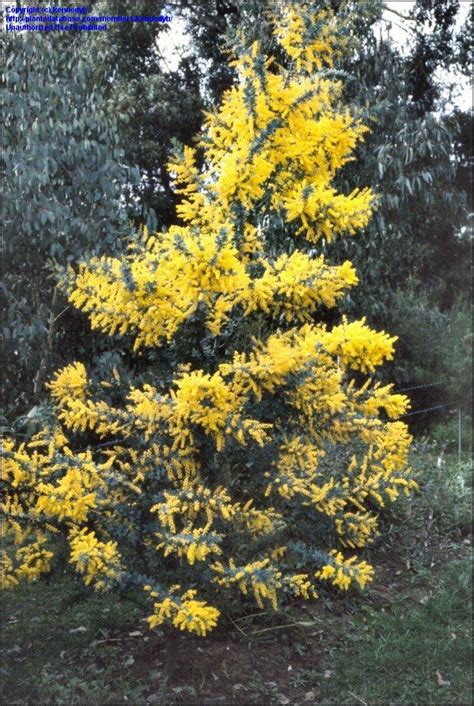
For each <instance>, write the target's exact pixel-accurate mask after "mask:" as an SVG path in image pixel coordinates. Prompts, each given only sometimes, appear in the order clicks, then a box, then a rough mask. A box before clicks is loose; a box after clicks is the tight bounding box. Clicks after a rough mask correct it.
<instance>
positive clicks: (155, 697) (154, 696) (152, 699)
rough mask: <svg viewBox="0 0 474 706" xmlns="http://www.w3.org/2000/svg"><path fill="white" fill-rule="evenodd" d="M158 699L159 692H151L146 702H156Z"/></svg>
mask: <svg viewBox="0 0 474 706" xmlns="http://www.w3.org/2000/svg"><path fill="white" fill-rule="evenodd" d="M158 699H159V696H158V694H150V696H147V698H146V702H147V704H156V702H157V701H158Z"/></svg>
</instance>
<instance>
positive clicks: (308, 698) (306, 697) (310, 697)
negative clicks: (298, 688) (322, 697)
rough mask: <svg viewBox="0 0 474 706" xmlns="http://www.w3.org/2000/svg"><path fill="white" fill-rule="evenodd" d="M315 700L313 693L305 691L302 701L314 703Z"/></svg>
mask: <svg viewBox="0 0 474 706" xmlns="http://www.w3.org/2000/svg"><path fill="white" fill-rule="evenodd" d="M315 698H316V692H315V691H307V692H306V694H305V695H304V701H314V700H315Z"/></svg>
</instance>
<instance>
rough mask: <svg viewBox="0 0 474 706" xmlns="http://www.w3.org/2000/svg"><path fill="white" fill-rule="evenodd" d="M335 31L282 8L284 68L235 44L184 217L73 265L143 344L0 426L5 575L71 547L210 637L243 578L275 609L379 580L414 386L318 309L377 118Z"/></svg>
mask: <svg viewBox="0 0 474 706" xmlns="http://www.w3.org/2000/svg"><path fill="white" fill-rule="evenodd" d="M336 30H337V28H336V24H335V22H334V20H333V18H332V17H331V15H330V14H329V13H324V14H319V15H317V16H312V15H310V14H309V13H308V14H305V13H303V12H302V11H299V10H296V9H290V8H287V9H286V10H285V11H284V12H283V14H282V15H281V16H279V17H277V18H276V23H275V30H274V32H275V40H276V41H278V42H279V44H280V46H281V49H282V50H284V51H286V53H287V55H288V61H287V63H288V66H289V68H288V69H285V68H282V67H281V66H280V65H278V64H276V63H275V62H271V61H267V60H266V58H265V56H264V55H262V53H261V51H260V47H259V45H258V43H255V44H253V45H252V46H250V47H246V46H245V45H244V43H242V44H241V45H240V46H239V45H238V44H237V45H236V54H237V57H238V58H237V59H236V60H235V63H234V67H235V69H236V72H237V75H238V82H237V83H236V85H235V86H234V87H232V88H231V89H230V90H228V91H227V92H226V93H225V95H224V98H223V100H222V104H221V106H220V108H219V110H218V111H217V112H215V113H213V114H210V115H209V116H208V118H207V124H206V128H205V131H204V134H203V136H202V138H201V141H200V143H199V146H198V148H196V149H192V148H185V149H184V150H183V152H182V154H181V155H178V154H177V155H176V159H175V160H174V162H173V164H172V165H171V167H170V168H171V171H172V173H173V174H174V177H175V183H176V188H177V190H178V192H179V193H180V194H181V197H182V199H181V202H180V205H179V206H178V215H179V216H180V218H181V220H182V225H175V226H172V227H170V228H169V230H167V231H165V232H162V233H156V234H153V235H149V234H148V233H147V232H146V231H145V232H144V233H143V237H142V238H140V239H135V240H134V241H133V242H132V243H131V244H130V250H129V253H128V254H127V255H126V256H123V257H120V258H118V257H96V258H92V259H91V260H90V261H89V262H87V263H85V264H82V265H81V266H80V267H79V270H78V272H77V273H76V275H75V276H74V277H72V282H71V294H70V300H71V302H72V303H73V304H75V306H76V307H78V308H79V309H81V310H82V311H84V312H86V313H87V314H88V315H89V317H90V320H91V323H92V326H93V327H94V328H95V329H98V330H100V331H103V332H105V333H108V334H111V335H115V334H117V333H118V334H120V335H122V336H124V337H125V339H124V340H125V341H129V340H130V341H133V351H134V352H135V354H136V356H137V357H138V359H139V360H140V361H141V371H142V372H141V378H142V382H141V383H140V384H137V383H136V382H131V381H130V380H127V377H126V375H125V373H124V369H122V368H120V366H118V365H117V366H116V367H114V368H113V369H112V371H111V374H110V376H107V377H104V376H103V375H100V374H98V373H97V372H95V371H87V370H86V368H85V366H84V365H83V364H82V363H79V362H76V363H73V364H71V365H69V366H67V367H66V368H64V369H63V370H61V371H59V372H58V373H57V374H56V376H55V377H54V379H53V380H52V382H51V384H50V388H51V393H52V398H53V401H54V406H53V408H52V409H51V416H50V420H49V423H48V424H46V425H45V428H44V429H43V430H42V431H41V432H40V433H39V434H37V435H36V436H35V437H34V438H33V440H32V441H30V442H28V443H25V444H23V445H20V446H19V447H18V448H15V446H14V443H13V442H10V441H7V443H6V445H5V449H4V457H5V458H4V468H5V475H4V485H5V487H6V489H7V494H6V499H5V502H4V506H3V509H4V511H5V513H6V516H7V522H6V525H5V526H6V530H7V534H8V536H9V537H10V538H11V545H14V551H12V552H10V553H6V554H5V557H4V569H5V572H4V582H5V584H6V585H7V586H14V585H16V584H17V583H18V581H19V580H21V579H29V580H34V579H36V578H38V577H39V576H40V575H41V574H43V573H49V572H51V571H54V569H55V567H58V566H64V565H67V564H69V565H70V566H72V568H73V569H74V570H75V571H76V572H77V573H78V574H79V575H81V576H82V578H83V579H84V582H85V583H86V584H87V585H90V586H93V587H94V588H96V589H98V590H102V589H119V590H122V591H124V590H134V591H136V589H137V587H138V588H140V590H144V591H145V592H146V593H148V594H149V596H150V599H151V601H152V605H153V609H152V614H151V616H150V618H149V622H150V625H151V626H155V625H157V624H160V623H163V622H165V621H170V622H171V623H172V624H173V625H174V626H175V627H177V628H181V629H186V630H189V631H192V632H196V633H198V634H200V635H204V634H206V633H207V632H208V631H209V630H210V629H212V628H213V627H214V626H215V625H216V622H217V619H218V616H219V612H220V609H221V608H222V606H224V605H227V606H229V605H230V604H229V596H232V595H242V594H243V596H247V597H248V600H254V601H255V602H256V603H257V605H259V606H262V605H263V604H264V603H265V602H268V603H269V604H270V605H272V606H273V607H274V608H275V609H276V608H277V606H278V604H279V602H280V601H282V600H283V599H284V598H285V596H286V597H288V596H291V595H293V596H300V597H303V598H313V597H316V596H317V584H318V583H319V582H325V581H328V582H330V583H332V584H333V585H335V586H336V587H338V588H340V589H347V588H348V587H349V586H350V585H351V584H352V583H353V582H355V583H356V584H358V585H359V586H360V587H363V586H364V585H365V584H366V583H367V582H368V581H370V580H371V578H372V575H373V568H372V567H371V566H370V565H369V564H368V563H367V562H366V561H365V560H364V559H363V558H361V557H359V556H358V554H357V552H358V551H359V550H361V549H363V548H364V547H365V546H366V545H367V544H368V543H369V542H371V541H372V540H373V538H374V536H375V535H376V534H377V527H378V521H377V520H378V518H377V512H378V510H379V508H381V507H383V506H384V504H385V503H387V502H391V501H393V500H395V499H396V498H397V496H398V495H399V493H400V492H403V491H404V492H406V493H407V494H408V493H409V491H410V489H411V488H412V487H413V485H414V482H413V481H412V480H411V479H410V472H409V469H408V468H407V452H408V448H409V444H410V436H409V434H408V432H407V429H406V426H405V425H404V424H403V423H402V422H399V421H394V420H396V419H397V418H398V417H399V416H400V415H401V414H403V412H404V411H405V409H406V405H407V400H406V399H405V398H404V397H403V396H401V395H396V394H392V392H391V387H390V386H386V387H381V386H380V385H378V384H376V383H374V382H373V380H372V378H371V375H372V373H373V372H374V371H375V369H376V368H377V367H378V366H380V365H381V364H382V363H383V361H384V360H387V359H390V358H391V357H392V354H393V343H394V339H393V338H390V337H389V336H388V335H387V334H385V333H383V332H382V333H380V332H375V331H372V330H371V329H370V328H369V327H368V326H367V325H366V324H365V322H364V320H359V321H353V322H350V321H348V320H347V319H344V318H343V319H342V321H341V322H340V323H339V324H338V325H335V326H332V327H330V326H328V325H327V324H323V323H321V314H322V311H323V309H324V308H325V307H329V308H331V307H335V306H336V305H337V303H338V302H340V301H341V299H342V298H343V297H344V295H345V292H346V291H347V290H348V289H350V288H351V287H354V286H355V285H356V284H357V275H356V272H355V270H354V268H353V267H352V265H351V263H350V262H344V263H343V264H341V265H338V266H331V265H329V264H328V263H327V262H326V261H325V259H324V257H323V256H318V255H317V252H316V251H317V246H318V242H319V241H320V239H321V238H322V237H324V238H325V239H326V240H330V239H331V238H333V237H334V236H336V235H337V234H340V235H346V236H351V235H354V234H355V232H356V231H357V230H358V229H360V228H362V227H364V226H365V225H366V224H367V222H368V220H369V217H370V210H371V203H372V200H373V196H372V193H371V191H370V190H369V189H368V188H363V189H361V190H359V189H355V190H353V191H351V192H350V193H347V194H343V193H339V192H338V191H337V190H336V189H335V187H334V186H333V180H334V176H335V174H336V172H337V171H338V170H339V169H340V168H341V167H342V166H343V165H344V164H345V163H347V161H348V160H350V159H351V155H352V153H353V150H354V148H355V146H356V144H357V142H358V141H359V140H360V139H361V138H362V137H363V134H364V132H365V128H364V127H363V126H362V125H361V124H360V123H359V122H358V121H357V120H356V119H355V118H354V117H353V116H351V114H350V112H349V110H348V109H347V108H344V107H342V106H341V101H340V96H341V91H342V86H341V84H340V82H338V81H335V80H334V79H333V78H331V72H330V70H329V69H330V67H331V66H332V63H333V60H334V58H335V57H337V56H338V55H339V54H340V53H341V51H342V50H343V48H344V38H343V35H342V34H340V35H338V34H337V31H336ZM197 149H199V150H201V151H202V159H203V164H204V168H203V169H202V170H199V169H198V168H197V166H196V163H197V156H196V153H197ZM289 243H291V244H292V245H291V247H289ZM289 251H291V254H289ZM8 546H10V545H9V544H7V548H8Z"/></svg>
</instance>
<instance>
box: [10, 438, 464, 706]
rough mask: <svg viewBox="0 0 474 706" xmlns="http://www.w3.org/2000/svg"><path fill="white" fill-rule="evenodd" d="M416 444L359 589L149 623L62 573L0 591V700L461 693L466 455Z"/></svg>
mask: <svg viewBox="0 0 474 706" xmlns="http://www.w3.org/2000/svg"><path fill="white" fill-rule="evenodd" d="M438 459H439V450H438V448H437V446H436V444H431V443H430V442H428V441H422V442H418V444H417V446H416V450H415V454H414V463H415V466H416V468H417V472H418V476H419V480H420V491H419V493H418V495H417V498H416V499H415V502H414V503H413V504H411V505H410V504H408V503H401V504H400V505H399V506H398V507H397V508H396V510H395V513H394V514H393V515H391V516H387V517H386V518H385V520H384V532H383V535H382V538H381V540H380V541H379V542H378V544H377V545H376V546H374V547H373V548H372V549H371V551H370V553H369V557H370V560H371V561H372V562H373V564H374V566H375V567H376V568H377V572H376V578H375V580H374V582H373V584H372V585H371V587H370V589H369V590H366V591H364V592H362V593H350V594H348V595H346V594H344V595H342V594H335V593H334V592H332V593H331V592H327V593H324V594H322V595H321V597H320V599H319V600H318V601H316V602H314V603H311V604H297V603H295V604H294V605H292V606H290V607H289V608H288V609H287V610H285V612H284V613H282V614H279V615H272V614H270V613H257V614H253V615H251V614H243V615H241V616H240V617H238V618H235V617H234V619H233V620H231V618H230V617H229V616H227V617H225V619H224V621H223V624H222V626H221V627H220V628H219V629H218V630H217V631H215V632H214V633H212V634H211V635H210V636H209V637H208V638H206V639H202V638H197V637H196V638H194V637H192V636H191V637H190V636H185V635H181V634H177V633H176V632H175V631H166V632H165V633H164V634H156V633H153V632H150V631H149V629H148V627H147V625H146V623H145V622H142V617H143V616H142V614H141V613H140V611H139V608H138V607H137V606H136V605H135V604H134V603H133V602H130V601H122V602H120V601H118V600H117V599H112V598H111V597H108V596H95V597H94V598H93V599H92V601H91V600H90V599H89V598H86V594H84V593H83V592H82V591H80V590H79V589H78V585H77V583H75V582H73V581H71V579H68V578H64V579H62V580H61V581H60V582H59V583H58V582H55V583H54V584H53V583H51V584H50V585H49V586H47V585H44V584H36V585H30V586H25V587H21V588H18V589H15V590H14V591H13V592H10V593H8V594H6V595H5V597H4V600H3V614H4V615H3V618H4V622H3V625H4V628H3V631H2V636H3V658H2V663H3V677H4V678H3V687H4V691H3V699H2V703H3V704H11V705H12V706H13V705H14V704H15V705H20V704H21V705H23V704H25V705H26V704H28V705H29V704H31V705H33V704H34V705H35V706H36V705H38V704H68V705H73V704H77V705H79V704H80V705H81V706H82V704H94V705H97V704H123V703H129V704H137V705H138V704H144V705H146V704H196V705H197V704H199V705H205V704H354V705H357V704H367V705H368V706H369V705H370V706H374V705H376V704H471V703H472V695H471V678H470V663H471V644H472V643H471V616H472V613H471V605H470V599H471V589H470V581H471V564H470V554H471V537H470V534H469V526H470V504H469V498H470V495H469V492H468V491H469V484H468V480H469V479H468V465H467V463H464V464H459V463H456V462H455V460H454V459H453V458H451V457H450V456H449V454H448V455H445V456H444V458H442V459H440V460H438Z"/></svg>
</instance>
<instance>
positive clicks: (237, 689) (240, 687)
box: [232, 684, 248, 691]
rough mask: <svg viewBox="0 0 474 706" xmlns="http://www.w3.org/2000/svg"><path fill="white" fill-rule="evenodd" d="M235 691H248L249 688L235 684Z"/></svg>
mask: <svg viewBox="0 0 474 706" xmlns="http://www.w3.org/2000/svg"><path fill="white" fill-rule="evenodd" d="M232 688H233V689H234V690H235V691H239V689H243V690H244V691H248V689H247V687H246V686H244V685H243V684H234V686H233V687H232Z"/></svg>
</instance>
